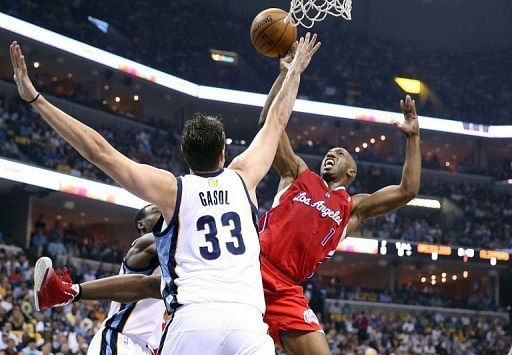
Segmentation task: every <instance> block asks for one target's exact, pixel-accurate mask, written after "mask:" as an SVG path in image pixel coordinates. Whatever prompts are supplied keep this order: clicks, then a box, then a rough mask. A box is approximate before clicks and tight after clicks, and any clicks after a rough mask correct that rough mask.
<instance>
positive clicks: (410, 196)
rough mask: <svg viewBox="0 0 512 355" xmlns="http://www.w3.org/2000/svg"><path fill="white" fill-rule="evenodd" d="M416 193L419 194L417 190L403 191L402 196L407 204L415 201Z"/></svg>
mask: <svg viewBox="0 0 512 355" xmlns="http://www.w3.org/2000/svg"><path fill="white" fill-rule="evenodd" d="M418 192H419V189H416V190H405V191H404V196H405V197H406V199H407V202H409V201H411V200H413V199H415V198H416V197H418Z"/></svg>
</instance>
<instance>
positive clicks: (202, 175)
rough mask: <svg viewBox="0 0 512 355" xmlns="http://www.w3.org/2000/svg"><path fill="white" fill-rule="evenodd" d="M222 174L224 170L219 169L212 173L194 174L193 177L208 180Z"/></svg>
mask: <svg viewBox="0 0 512 355" xmlns="http://www.w3.org/2000/svg"><path fill="white" fill-rule="evenodd" d="M223 172H224V168H221V169H219V170H217V171H214V172H212V173H194V175H197V176H200V177H205V178H209V177H215V176H219V175H220V174H222V173H223Z"/></svg>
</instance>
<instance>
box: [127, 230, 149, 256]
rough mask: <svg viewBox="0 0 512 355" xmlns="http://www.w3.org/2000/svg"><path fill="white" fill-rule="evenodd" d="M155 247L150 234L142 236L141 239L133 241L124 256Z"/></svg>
mask: <svg viewBox="0 0 512 355" xmlns="http://www.w3.org/2000/svg"><path fill="white" fill-rule="evenodd" d="M154 245H155V237H154V236H153V234H152V233H147V234H144V235H143V236H142V237H140V238H137V239H135V241H134V242H133V244H132V246H131V247H130V249H129V250H128V252H127V253H126V256H127V257H129V256H130V255H133V254H136V253H140V252H143V251H145V250H146V249H147V248H149V247H151V246H154Z"/></svg>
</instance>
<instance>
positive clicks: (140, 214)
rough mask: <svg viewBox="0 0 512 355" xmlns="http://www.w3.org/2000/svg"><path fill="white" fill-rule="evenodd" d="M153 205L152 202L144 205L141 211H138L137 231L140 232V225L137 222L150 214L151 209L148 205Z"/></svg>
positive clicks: (136, 219)
mask: <svg viewBox="0 0 512 355" xmlns="http://www.w3.org/2000/svg"><path fill="white" fill-rule="evenodd" d="M151 206H152V204H149V205H146V206H144V207H142V208H141V209H140V210H139V212H137V214H136V215H135V229H136V230H137V232H140V230H139V226H138V225H137V223H139V222H140V221H142V220H143V219H144V218H146V217H147V216H148V211H150V210H149V208H148V207H151Z"/></svg>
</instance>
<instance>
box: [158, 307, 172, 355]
mask: <svg viewBox="0 0 512 355" xmlns="http://www.w3.org/2000/svg"><path fill="white" fill-rule="evenodd" d="M173 319H174V316H173V317H172V318H171V320H169V321H168V322H167V325H166V326H165V329H164V332H163V334H162V338H160V345H158V351H157V354H158V355H162V350H163V349H164V344H165V338H166V337H167V331H168V330H169V326H170V325H171V322H172V320H173Z"/></svg>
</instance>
